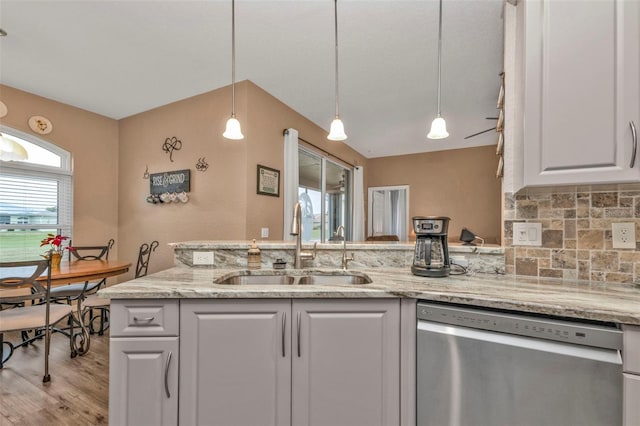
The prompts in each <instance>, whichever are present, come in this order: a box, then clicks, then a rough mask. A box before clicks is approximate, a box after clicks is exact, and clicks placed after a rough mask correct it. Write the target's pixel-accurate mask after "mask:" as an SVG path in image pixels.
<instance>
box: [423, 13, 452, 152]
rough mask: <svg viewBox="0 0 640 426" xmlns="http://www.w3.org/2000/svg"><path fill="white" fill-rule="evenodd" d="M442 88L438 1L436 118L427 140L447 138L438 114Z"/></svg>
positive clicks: (440, 27) (444, 125) (445, 125)
mask: <svg viewBox="0 0 640 426" xmlns="http://www.w3.org/2000/svg"><path fill="white" fill-rule="evenodd" d="M441 86H442V0H440V5H439V11H438V116H437V117H436V118H435V120H433V122H432V123H431V130H430V131H429V134H427V137H428V138H429V139H444V138H446V137H448V136H449V133H448V132H447V123H446V122H445V121H444V118H442V115H441V114H440V88H441Z"/></svg>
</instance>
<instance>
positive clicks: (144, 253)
mask: <svg viewBox="0 0 640 426" xmlns="http://www.w3.org/2000/svg"><path fill="white" fill-rule="evenodd" d="M159 245H160V243H159V242H157V241H155V240H154V241H152V242H151V244H147V243H142V245H141V246H140V250H139V251H138V264H137V265H136V278H140V277H144V276H145V275H147V271H148V270H149V259H151V252H153V251H156V248H157V247H158V246H159Z"/></svg>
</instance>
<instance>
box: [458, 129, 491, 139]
mask: <svg viewBox="0 0 640 426" xmlns="http://www.w3.org/2000/svg"><path fill="white" fill-rule="evenodd" d="M492 130H496V128H495V127H490V128H488V129H487V130H483V131H481V132H478V133H474V134H472V135H469V136H467V137H465V139H470V138H472V137H474V136H478V135H481V134H483V133H487V132H490V131H492Z"/></svg>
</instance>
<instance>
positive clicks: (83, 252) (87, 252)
mask: <svg viewBox="0 0 640 426" xmlns="http://www.w3.org/2000/svg"><path fill="white" fill-rule="evenodd" d="M114 244H115V240H114V239H113V238H112V239H110V240H109V242H107V245H105V246H71V243H69V245H70V246H71V247H73V248H72V249H69V260H72V258H75V259H76V260H101V259H103V258H104V260H109V252H110V251H111V248H112V247H113V245H114Z"/></svg>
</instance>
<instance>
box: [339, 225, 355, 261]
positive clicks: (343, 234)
mask: <svg viewBox="0 0 640 426" xmlns="http://www.w3.org/2000/svg"><path fill="white" fill-rule="evenodd" d="M336 235H337V236H339V237H342V269H344V270H345V271H346V270H347V267H348V266H349V262H350V261H352V260H353V253H351V257H347V235H346V232H345V229H344V226H342V225H338V228H337V229H336Z"/></svg>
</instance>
